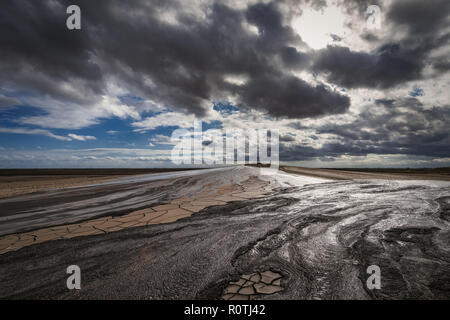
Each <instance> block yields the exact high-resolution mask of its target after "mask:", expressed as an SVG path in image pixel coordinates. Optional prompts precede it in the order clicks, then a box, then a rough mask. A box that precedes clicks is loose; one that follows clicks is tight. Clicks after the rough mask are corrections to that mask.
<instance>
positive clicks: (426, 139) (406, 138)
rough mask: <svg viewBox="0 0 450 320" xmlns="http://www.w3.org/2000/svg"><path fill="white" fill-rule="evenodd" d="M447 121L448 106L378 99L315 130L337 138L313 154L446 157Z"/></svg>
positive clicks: (448, 142)
mask: <svg viewBox="0 0 450 320" xmlns="http://www.w3.org/2000/svg"><path fill="white" fill-rule="evenodd" d="M380 108H381V109H380ZM449 122H450V108H449V106H448V105H446V106H439V107H438V106H436V107H432V108H425V106H424V105H423V104H422V103H421V102H420V101H419V100H418V99H416V98H404V99H399V100H378V101H377V102H376V104H375V105H374V106H373V107H372V108H368V109H366V110H365V111H364V112H363V113H362V114H361V115H360V117H359V118H358V119H357V120H355V121H353V122H351V123H348V124H345V125H338V124H327V125H324V126H322V127H321V128H319V129H317V133H318V134H325V133H326V134H333V135H337V136H338V137H340V138H341V141H340V142H336V143H327V144H324V146H323V147H322V148H321V149H319V150H316V155H315V156H338V155H340V154H348V155H367V154H369V153H374V154H408V155H428V156H434V157H449V156H450V149H449V148H448V146H449V145H450V133H449V131H448V123H449ZM293 148H294V149H295V147H293ZM293 151H294V150H285V153H286V154H291V153H292V152H293ZM309 153H311V152H309Z"/></svg>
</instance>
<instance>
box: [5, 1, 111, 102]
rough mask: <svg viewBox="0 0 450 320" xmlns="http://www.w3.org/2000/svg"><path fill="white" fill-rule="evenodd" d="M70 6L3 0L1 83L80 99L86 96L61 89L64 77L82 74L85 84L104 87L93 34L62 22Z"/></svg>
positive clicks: (93, 89) (90, 87)
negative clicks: (92, 50)
mask: <svg viewBox="0 0 450 320" xmlns="http://www.w3.org/2000/svg"><path fill="white" fill-rule="evenodd" d="M66 7H67V6H66ZM66 7H62V6H61V7H59V6H56V5H52V3H51V2H50V1H2V3H1V8H2V10H0V21H1V27H0V50H1V59H0V85H1V86H2V87H6V88H9V87H12V86H14V89H35V90H36V91H38V92H42V93H47V94H50V95H52V96H55V97H57V98H61V99H69V100H71V99H74V100H76V101H77V102H86V100H85V99H79V98H76V97H75V96H71V95H70V94H67V93H65V92H64V91H62V90H59V91H58V90H57V88H56V87H57V85H58V84H59V82H60V81H66V80H80V81H82V82H83V83H84V84H85V87H84V90H88V91H90V92H95V93H100V92H101V91H102V88H101V80H102V74H101V71H100V69H99V68H98V66H96V65H95V64H94V63H92V62H91V61H90V51H89V45H90V41H89V39H87V37H85V36H84V35H83V34H81V33H77V32H68V30H67V29H66V28H64V26H65V19H66V14H65V8H66Z"/></svg>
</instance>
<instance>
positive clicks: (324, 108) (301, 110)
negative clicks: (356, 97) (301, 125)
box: [240, 73, 350, 118]
mask: <svg viewBox="0 0 450 320" xmlns="http://www.w3.org/2000/svg"><path fill="white" fill-rule="evenodd" d="M262 89H264V90H262ZM240 95H241V97H242V99H243V102H244V103H246V104H248V105H254V106H261V107H262V108H264V109H266V110H271V114H272V115H274V116H286V115H287V116H289V117H291V118H305V117H314V116H319V115H326V114H338V113H343V112H345V111H346V110H347V109H348V107H349V106H350V99H349V98H348V97H346V96H343V95H341V94H339V93H337V92H335V91H332V90H331V89H329V88H328V87H326V86H324V85H317V86H315V87H311V86H310V85H309V84H307V83H306V82H305V81H303V80H301V79H299V78H296V77H294V76H286V75H283V74H276V73H272V74H269V75H261V76H260V77H258V78H254V79H251V80H250V81H249V83H248V84H247V85H246V86H245V88H242V89H241V93H240Z"/></svg>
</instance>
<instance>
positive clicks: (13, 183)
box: [0, 175, 121, 198]
mask: <svg viewBox="0 0 450 320" xmlns="http://www.w3.org/2000/svg"><path fill="white" fill-rule="evenodd" d="M120 177H121V176H106V177H105V176H95V175H94V176H75V177H74V176H52V175H49V176H9V177H0V198H8V197H13V196H18V195H21V194H27V193H32V192H38V191H44V190H50V189H61V188H68V187H75V186H83V185H89V184H96V183H103V182H108V181H114V180H115V179H118V178H120Z"/></svg>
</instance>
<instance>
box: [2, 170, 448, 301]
mask: <svg viewBox="0 0 450 320" xmlns="http://www.w3.org/2000/svg"><path fill="white" fill-rule="evenodd" d="M252 170H255V169H252V168H237V169H232V170H230V172H234V174H235V175H237V176H239V177H240V176H243V175H245V174H244V173H245V172H251V173H247V174H246V178H245V179H244V180H246V179H248V177H250V176H253V175H254V171H252ZM222 174H224V173H221V174H218V176H220V175H222ZM227 174H229V173H227ZM285 176H286V175H280V176H269V177H260V180H262V181H267V180H270V181H271V183H276V182H278V183H279V184H280V187H279V188H277V189H274V190H273V191H272V192H271V194H270V195H266V196H264V197H260V198H252V197H251V196H250V195H249V198H248V199H246V200H241V201H233V202H229V203H225V204H218V205H213V206H208V207H205V208H204V209H203V210H201V211H199V212H196V213H194V214H192V215H191V216H189V217H186V218H183V219H180V220H177V221H174V222H172V223H166V224H155V225H149V226H141V227H135V228H125V229H123V230H119V231H117V232H111V233H107V234H98V235H90V236H83V237H76V238H72V239H62V240H55V241H47V242H43V243H40V244H36V245H31V246H27V247H24V248H22V249H20V250H18V251H14V252H7V253H5V254H2V255H0V262H1V263H0V283H1V287H0V298H9V299H15V298H38V299H41V298H51V299H221V298H222V297H223V296H224V295H225V294H228V291H226V290H228V287H229V286H230V285H231V284H232V282H235V283H236V282H238V283H240V281H241V280H242V278H241V277H242V276H243V275H245V276H246V277H247V276H255V274H257V275H259V276H260V275H261V274H262V273H263V272H266V271H271V272H274V273H276V274H279V275H281V277H282V278H280V283H279V285H278V283H270V284H269V285H274V286H279V287H280V288H282V290H280V291H278V292H274V293H272V294H252V291H251V290H255V287H253V289H246V290H245V291H244V292H243V293H242V295H245V296H246V298H247V297H249V296H251V298H252V299H449V298H450V276H449V275H450V224H449V223H450V222H449V216H450V212H449V208H450V189H449V187H448V186H443V185H441V186H433V185H430V184H428V183H427V182H396V181H383V180H356V181H326V182H323V183H317V181H313V183H310V184H305V183H298V184H296V183H295V180H296V178H295V177H294V178H289V179H288V181H287V182H283V181H281V180H283V179H284V177H285ZM208 179H211V177H208ZM199 180H201V178H200V177H198V178H197V179H196V183H199ZM222 180H224V183H223V184H222V185H220V184H219V185H220V186H225V185H227V184H228V185H229V184H230V181H229V177H228V176H227V178H226V179H222ZM225 180H226V183H225ZM208 183H210V182H209V181H208ZM208 183H203V185H206V184H208ZM219 185H217V184H213V190H215V189H216V188H218V187H219ZM258 188H259V187H258ZM255 189H257V188H256V187H255ZM178 194H179V193H178V192H177V196H178ZM175 198H180V197H174V198H173V199H171V200H170V201H172V200H175ZM70 264H77V265H79V266H80V268H81V272H82V282H81V287H82V289H81V290H77V291H69V290H67V289H66V284H65V281H66V278H67V275H66V273H65V270H66V268H67V266H68V265H70ZM374 264H375V265H378V266H379V267H380V268H381V290H368V289H367V288H366V286H365V283H366V279H367V277H368V275H367V274H366V269H367V267H368V266H370V265H374ZM244 280H246V279H244ZM254 280H255V281H253V282H254V284H257V283H258V282H257V281H256V280H258V279H254ZM277 280H278V279H277ZM274 281H276V280H274ZM241 282H242V281H241ZM265 285H266V286H267V284H265ZM240 289H242V285H241V287H240ZM240 289H239V290H240ZM271 289H273V288H271ZM225 292H227V293H225ZM238 294H239V292H238ZM229 298H231V297H229ZM238 298H242V297H238Z"/></svg>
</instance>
